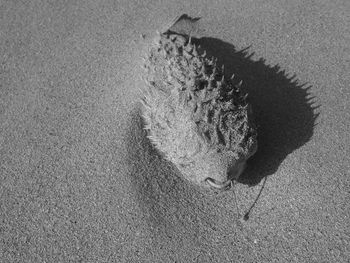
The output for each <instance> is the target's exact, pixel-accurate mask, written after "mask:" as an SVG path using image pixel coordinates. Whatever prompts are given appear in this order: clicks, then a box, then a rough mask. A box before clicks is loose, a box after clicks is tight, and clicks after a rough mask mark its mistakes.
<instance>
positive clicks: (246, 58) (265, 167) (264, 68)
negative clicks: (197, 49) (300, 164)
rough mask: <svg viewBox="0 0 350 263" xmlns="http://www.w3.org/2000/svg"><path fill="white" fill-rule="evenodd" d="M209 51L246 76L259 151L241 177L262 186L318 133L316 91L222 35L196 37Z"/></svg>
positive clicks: (230, 71)
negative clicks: (240, 48) (239, 48)
mask: <svg viewBox="0 0 350 263" xmlns="http://www.w3.org/2000/svg"><path fill="white" fill-rule="evenodd" d="M193 42H195V44H199V45H200V46H201V49H203V50H206V52H207V54H208V56H209V57H210V56H214V57H216V58H217V59H218V64H219V66H221V65H222V64H224V65H225V76H226V77H230V76H231V75H232V74H235V76H236V78H237V81H239V80H243V85H242V89H243V91H245V92H247V93H248V94H249V96H248V101H249V102H250V103H251V104H252V106H253V112H254V116H255V122H256V124H257V126H258V151H257V153H256V154H255V155H254V156H253V157H252V158H251V159H250V160H249V161H248V167H247V169H246V171H245V172H244V173H243V174H242V176H241V177H240V179H239V182H241V183H244V184H248V185H256V184H258V183H259V182H260V181H261V180H262V179H263V178H264V177H266V176H268V175H271V174H273V173H274V172H276V170H277V169H278V167H279V165H280V164H281V162H282V161H283V160H284V159H285V158H286V156H287V155H288V154H290V153H291V152H293V151H294V150H296V149H298V148H299V147H301V146H302V145H304V144H305V143H306V142H307V141H309V140H310V138H311V137H312V135H313V129H314V126H315V121H316V119H317V116H318V114H316V113H315V109H316V108H317V107H315V106H313V101H312V99H313V97H311V96H310V88H311V86H309V85H307V84H299V83H298V81H297V79H296V76H295V75H294V76H288V75H287V73H286V72H285V71H284V70H282V69H281V68H280V67H279V66H278V65H276V66H270V65H268V64H266V61H265V60H264V59H263V58H260V59H259V60H257V61H255V60H253V59H252V56H253V55H254V53H251V54H249V53H248V48H246V49H243V50H240V51H237V50H236V49H235V47H234V46H233V45H232V44H230V43H227V42H224V41H222V40H219V39H216V38H207V37H204V38H200V39H193Z"/></svg>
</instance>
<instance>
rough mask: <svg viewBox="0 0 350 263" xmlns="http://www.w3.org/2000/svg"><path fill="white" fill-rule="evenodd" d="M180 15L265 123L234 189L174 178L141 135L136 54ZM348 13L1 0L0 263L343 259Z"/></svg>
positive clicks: (274, 4)
mask: <svg viewBox="0 0 350 263" xmlns="http://www.w3.org/2000/svg"><path fill="white" fill-rule="evenodd" d="M184 12H186V13H188V14H190V15H192V16H200V17H202V18H201V20H200V23H201V27H202V29H203V30H202V32H201V34H202V35H203V39H202V42H203V45H204V46H205V47H206V49H207V50H208V54H215V55H216V56H217V57H218V60H219V63H223V64H225V69H226V70H227V74H228V75H229V74H232V73H235V74H236V75H237V76H238V77H239V78H241V79H243V81H244V84H243V88H244V89H245V90H246V91H247V92H249V99H250V101H251V103H252V105H253V108H254V111H255V115H256V119H257V123H258V125H259V130H258V131H259V138H258V140H259V150H258V152H257V154H256V155H255V156H254V158H252V159H251V160H250V161H249V167H248V169H247V170H246V171H245V173H244V174H243V176H242V178H241V180H240V181H239V183H238V184H236V185H235V188H234V190H235V192H233V191H228V192H224V193H220V194H212V195H208V194H206V193H203V192H202V191H200V190H199V189H198V188H196V187H194V186H192V185H190V184H188V183H187V182H185V181H184V180H182V178H181V175H180V174H179V173H178V171H177V170H176V169H175V168H174V167H173V165H172V164H171V163H169V162H167V161H165V160H164V158H163V157H162V156H161V155H160V154H159V153H157V151H155V149H154V148H153V147H152V145H151V144H150V143H149V141H148V139H147V138H146V136H145V131H144V130H143V129H142V120H141V118H140V116H139V102H138V96H139V90H138V87H139V86H140V85H141V84H142V81H141V80H140V79H139V75H140V70H141V69H140V68H139V65H140V63H141V58H140V57H141V55H142V52H143V51H144V50H145V48H146V47H147V43H149V42H150V41H152V38H153V36H154V35H155V30H157V29H162V28H163V27H164V25H166V24H168V23H169V22H170V21H171V20H172V19H173V18H174V17H175V16H177V15H179V14H182V13H184ZM349 13H350V4H349V2H348V1H317V2H313V3H311V2H310V3H308V2H306V1H282V2H281V1H272V0H269V1H264V2H261V1H215V2H212V1H191V2H189V1H176V2H175V1H152V2H151V1H147V2H141V1H119V2H113V1H101V2H98V1H88V2H87V1H74V2H73V1H52V2H49V1H27V2H26V1H24V2H19V1H18V2H17V1H2V2H1V4H0V25H1V26H0V62H1V67H0V195H1V199H0V200H1V203H0V261H1V262H348V261H349V259H350V231H349V228H350V227H349V222H350V219H349V216H350V213H349V212H350V211H349V186H350V179H349V176H350V174H349V171H350V161H349V158H348V155H349V145H350V141H349V131H350V127H349V126H350V125H349V123H350V113H349V112H350V109H349V104H350V103H349V101H350V91H349V83H350V77H349V74H348V73H349V71H350V66H349V64H350V57H349V51H350V44H349V43H350V30H349V28H350V18H349ZM235 196H236V198H235ZM257 197H258V198H257ZM236 202H237V207H238V208H237V207H236ZM253 204H255V205H254V207H253V208H252V209H251V210H250V214H249V219H248V220H243V218H242V217H243V216H244V214H245V213H246V212H248V211H249V209H250V208H251V206H252V205H253Z"/></svg>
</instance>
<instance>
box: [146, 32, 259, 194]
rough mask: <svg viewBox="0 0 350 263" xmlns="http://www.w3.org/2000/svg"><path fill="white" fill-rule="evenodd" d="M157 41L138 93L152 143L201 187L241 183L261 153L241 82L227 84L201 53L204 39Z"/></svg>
mask: <svg viewBox="0 0 350 263" xmlns="http://www.w3.org/2000/svg"><path fill="white" fill-rule="evenodd" d="M154 41H155V44H154V45H152V46H151V47H150V52H149V54H147V57H146V58H145V60H146V63H145V72H144V76H145V77H144V78H145V83H143V86H141V87H140V89H141V92H142V94H143V98H142V100H141V102H142V104H143V113H142V115H143V118H144V121H145V129H147V130H148V133H149V134H148V137H149V139H150V140H151V142H152V143H153V144H154V145H155V147H156V148H157V149H159V150H160V152H161V153H164V155H165V157H166V158H167V159H168V160H169V161H171V162H172V163H174V164H175V165H176V166H177V168H178V169H179V170H180V171H181V173H182V174H183V176H184V177H185V178H186V179H188V180H189V181H191V182H194V183H196V184H197V185H200V186H203V187H208V188H209V184H207V182H206V181H205V180H206V179H207V178H211V179H214V180H215V181H216V182H218V183H221V184H222V183H225V182H229V181H230V180H231V179H233V178H235V179H237V178H238V177H239V175H240V174H241V172H242V167H244V164H245V162H246V160H247V159H248V158H249V157H250V156H252V155H253V154H254V153H255V152H256V149H257V141H256V137H257V134H256V129H255V125H254V124H253V122H252V110H251V106H250V105H249V104H248V102H247V100H246V95H248V94H242V92H241V91H240V85H241V83H242V82H239V81H238V80H235V79H234V78H229V79H227V78H226V79H225V75H224V71H223V70H222V69H221V68H218V66H217V63H216V59H214V58H210V59H209V58H208V57H206V53H205V51H203V50H199V48H198V46H199V45H198V44H200V39H192V40H191V41H189V38H188V36H181V35H178V34H175V33H165V34H158V36H157V37H156V38H155V40H154ZM195 41H196V42H199V43H198V44H197V45H198V46H197V45H196V44H195V43H193V42H195ZM191 42H192V43H191Z"/></svg>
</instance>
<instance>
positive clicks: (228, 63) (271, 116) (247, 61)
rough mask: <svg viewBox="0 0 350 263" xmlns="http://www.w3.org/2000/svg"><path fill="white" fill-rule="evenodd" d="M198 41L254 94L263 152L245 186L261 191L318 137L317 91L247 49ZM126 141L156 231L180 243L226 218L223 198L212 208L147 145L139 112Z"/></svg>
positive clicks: (250, 164) (246, 176)
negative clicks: (289, 158)
mask: <svg viewBox="0 0 350 263" xmlns="http://www.w3.org/2000/svg"><path fill="white" fill-rule="evenodd" d="M193 41H194V42H195V43H196V44H200V45H201V48H202V49H205V50H206V51H207V54H208V56H215V57H216V58H217V59H218V64H219V65H221V64H224V65H225V75H226V76H227V77H230V76H231V75H232V74H233V73H234V74H235V76H236V77H237V81H239V80H243V86H242V89H243V91H245V92H248V93H249V97H248V99H249V102H250V103H251V104H252V106H253V111H254V115H255V119H256V124H257V126H258V145H259V146H258V151H257V153H256V154H255V155H254V156H253V157H252V158H251V159H250V160H249V161H248V167H247V169H246V170H245V172H244V173H243V174H242V176H241V177H240V179H239V182H240V183H243V184H247V185H250V186H254V185H257V184H259V182H261V180H262V179H263V178H266V177H267V176H268V175H271V174H273V173H275V172H276V170H277V169H278V167H279V165H280V164H281V163H282V161H283V160H284V159H285V158H286V156H287V155H288V154H290V153H292V152H293V151H294V150H296V149H298V148H299V147H301V146H302V145H304V144H305V143H306V142H307V141H309V140H310V138H311V137H312V135H313V129H314V126H315V121H316V119H317V116H318V114H315V113H314V112H315V108H317V107H314V106H313V103H312V97H310V94H309V90H310V88H311V87H310V86H307V85H305V84H302V85H300V84H298V83H297V80H295V76H292V77H288V76H287V75H286V73H285V72H284V71H282V70H281V69H280V68H279V67H278V66H274V67H271V66H269V65H267V64H266V63H265V61H264V60H263V59H260V60H258V61H254V60H252V56H253V54H248V51H247V49H244V50H241V51H236V49H235V47H234V46H233V45H231V44H229V43H226V42H223V41H221V40H219V39H215V38H200V39H193ZM126 140H127V144H128V147H129V149H128V156H127V160H128V162H129V166H130V167H131V180H132V181H133V185H135V186H136V192H137V195H138V196H139V199H140V203H141V204H142V206H144V211H145V216H147V217H150V218H149V219H150V221H151V222H153V226H154V227H155V229H158V231H161V232H162V233H163V234H165V233H166V235H169V236H173V237H179V236H186V233H187V232H188V231H191V232H193V231H194V229H196V228H198V224H197V223H198V222H197V220H204V221H202V222H205V225H206V228H209V229H211V228H212V227H214V226H215V221H217V215H219V214H220V213H223V212H222V211H225V210H222V211H221V212H220V211H219V210H220V208H218V206H216V204H217V203H218V202H219V201H220V197H218V196H215V197H213V198H215V199H213V200H214V202H212V203H211V202H210V198H211V197H208V196H205V195H203V193H201V191H196V190H194V188H193V186H192V185H190V184H188V183H187V182H185V181H184V180H181V179H179V176H178V175H179V174H178V171H177V170H176V168H174V166H173V165H172V164H170V163H169V162H167V161H165V160H164V159H163V158H162V156H161V155H160V154H159V153H158V152H157V151H156V150H155V149H154V147H153V146H152V145H151V143H150V142H149V140H148V139H147V137H146V132H145V131H144V130H143V122H142V118H141V117H140V112H139V110H137V109H136V110H135V111H134V112H133V113H132V119H131V125H130V127H129V130H128V132H127V138H126ZM265 182H266V181H265ZM259 195H260V194H259ZM223 198H225V197H223ZM203 200H206V201H204V202H203ZM221 201H223V200H221ZM256 201H257V200H255V201H254V205H255V203H256ZM225 202H226V203H227V201H225ZM204 204H205V205H204ZM254 205H253V206H254ZM251 208H252V207H251ZM251 208H250V209H249V211H250V210H251ZM191 211H192V212H191ZM174 217H176V218H174ZM199 218H201V219H199ZM169 222H172V223H169ZM175 222H176V223H175ZM171 224H175V225H171ZM189 229H192V230H189ZM197 230H198V229H197ZM156 232H157V231H156ZM158 233H159V232H158ZM180 233H181V234H180ZM179 240H180V239H179ZM188 241H189V243H191V242H193V240H188Z"/></svg>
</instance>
